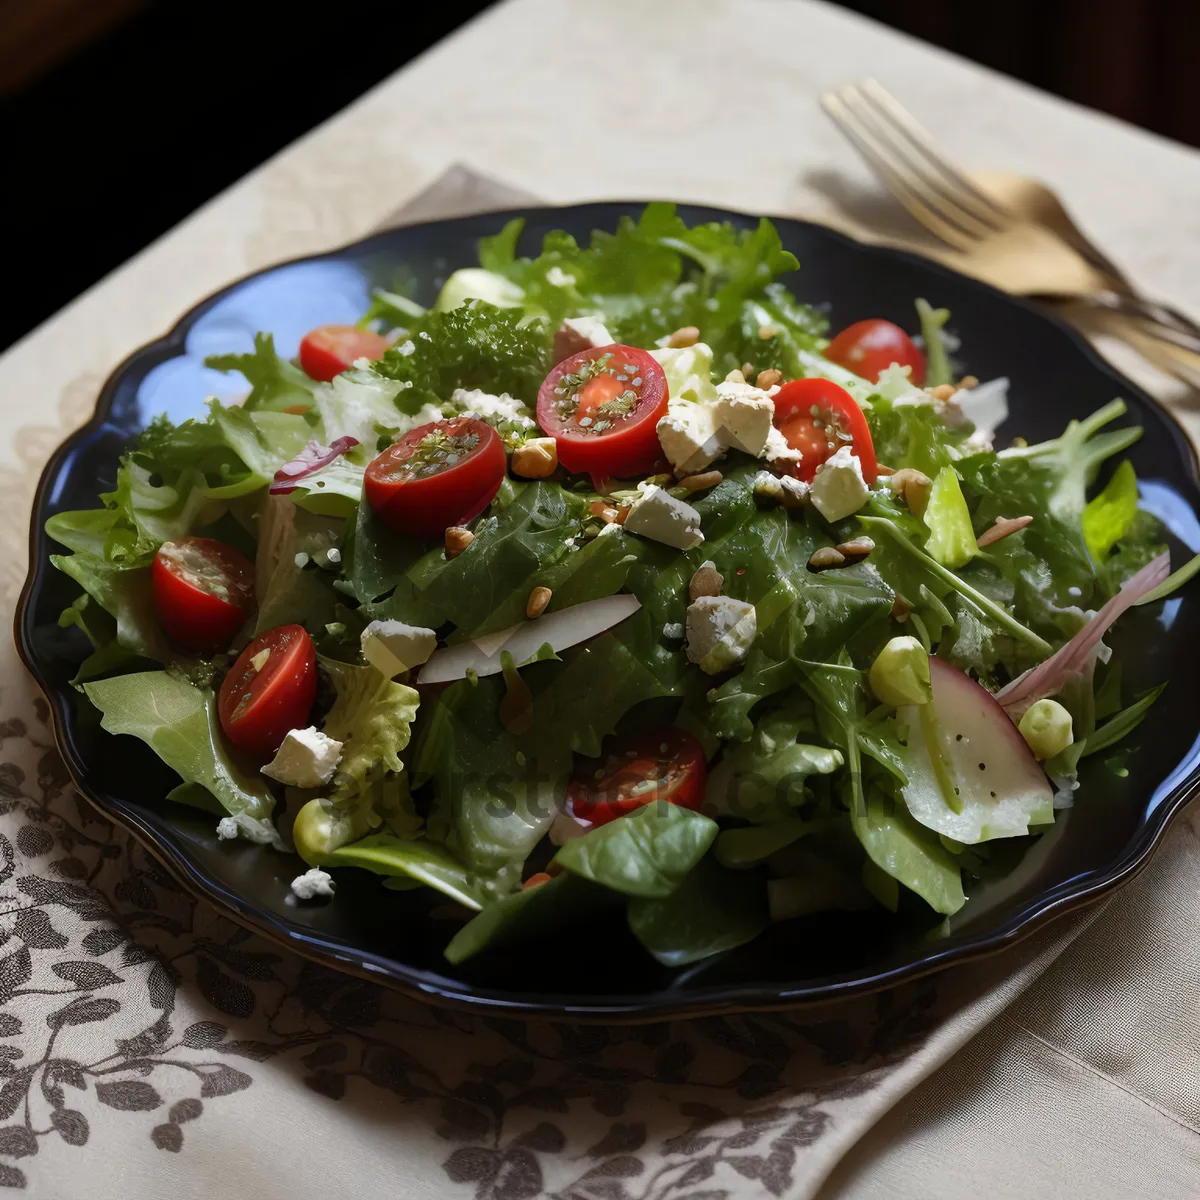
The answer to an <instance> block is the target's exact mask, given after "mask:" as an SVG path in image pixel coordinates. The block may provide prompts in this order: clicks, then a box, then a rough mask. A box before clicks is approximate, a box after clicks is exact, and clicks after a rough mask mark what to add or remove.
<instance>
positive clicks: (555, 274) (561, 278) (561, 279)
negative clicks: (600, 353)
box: [546, 263, 607, 345]
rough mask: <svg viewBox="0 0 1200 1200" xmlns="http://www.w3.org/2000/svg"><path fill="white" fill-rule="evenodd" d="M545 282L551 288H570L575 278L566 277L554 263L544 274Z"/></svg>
mask: <svg viewBox="0 0 1200 1200" xmlns="http://www.w3.org/2000/svg"><path fill="white" fill-rule="evenodd" d="M546 282H547V283H548V284H550V286H551V287H563V288H565V287H570V286H571V285H572V284H573V283H574V282H575V276H574V275H568V274H567V272H566V271H564V270H563V269H562V267H560V266H559V265H558V263H555V264H554V266H552V267H551V268H550V270H548V271H547V272H546ZM601 345H607V343H601Z"/></svg>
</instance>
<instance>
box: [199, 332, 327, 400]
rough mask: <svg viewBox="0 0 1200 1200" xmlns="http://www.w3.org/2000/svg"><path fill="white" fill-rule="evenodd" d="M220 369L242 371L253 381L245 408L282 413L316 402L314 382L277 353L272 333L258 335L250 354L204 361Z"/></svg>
mask: <svg viewBox="0 0 1200 1200" xmlns="http://www.w3.org/2000/svg"><path fill="white" fill-rule="evenodd" d="M204 365H205V366H206V367H212V368H213V369H214V370H216V371H240V372H241V373H242V375H244V376H245V378H246V382H247V383H248V384H250V395H249V396H247V397H246V399H245V401H244V403H243V407H244V408H246V409H247V411H250V412H253V411H254V410H255V409H266V410H268V411H273V412H282V411H283V410H284V409H285V408H291V407H294V406H295V405H301V404H303V405H307V404H311V403H312V398H313V387H314V384H313V381H312V380H311V379H309V377H308V376H307V375H306V374H305V373H304V372H303V371H302V370H301V369H300V368H299V367H297V366H296V365H295V364H293V363H290V362H287V361H285V360H284V359H282V358H280V357H279V355H278V354H277V353H276V352H275V338H274V337H273V336H272V335H271V334H269V333H256V334H255V335H254V350H253V352H252V353H250V354H212V355H209V357H208V358H206V359H205V360H204Z"/></svg>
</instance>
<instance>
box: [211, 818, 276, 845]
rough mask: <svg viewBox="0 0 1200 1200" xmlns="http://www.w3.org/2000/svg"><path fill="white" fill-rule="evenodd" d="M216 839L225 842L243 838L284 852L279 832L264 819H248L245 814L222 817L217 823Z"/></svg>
mask: <svg viewBox="0 0 1200 1200" xmlns="http://www.w3.org/2000/svg"><path fill="white" fill-rule="evenodd" d="M217 837H218V839H219V840H220V841H223V842H227V841H231V840H232V839H233V838H238V837H240V838H245V839H246V841H248V842H255V843H256V844H258V845H260V846H273V847H274V848H275V849H276V850H286V849H287V847H286V846H285V845H284V844H283V838H281V837H280V836H279V831H278V830H277V829H276V828H275V826H274V825H272V824H271V822H270V821H269V820H267V819H266V818H265V817H264V818H255V817H249V816H247V815H246V814H245V813H237V814H235V815H234V816H231V817H222V818H221V819H220V820H219V821H218V822H217Z"/></svg>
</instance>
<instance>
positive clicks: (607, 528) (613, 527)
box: [596, 521, 621, 537]
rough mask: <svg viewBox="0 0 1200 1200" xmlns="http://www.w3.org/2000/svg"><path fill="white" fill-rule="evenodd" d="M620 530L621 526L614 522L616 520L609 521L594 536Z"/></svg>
mask: <svg viewBox="0 0 1200 1200" xmlns="http://www.w3.org/2000/svg"><path fill="white" fill-rule="evenodd" d="M620 531H621V526H620V525H618V524H617V523H616V521H610V522H609V523H608V524H607V525H605V526H604V528H603V529H601V530H600V532H599V533H598V534H597V535H596V536H597V537H604V536H605V535H606V534H612V533H619V532H620Z"/></svg>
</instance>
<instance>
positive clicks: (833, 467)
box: [810, 446, 871, 521]
mask: <svg viewBox="0 0 1200 1200" xmlns="http://www.w3.org/2000/svg"><path fill="white" fill-rule="evenodd" d="M870 494H871V490H870V488H868V487H867V482H866V480H865V479H863V473H862V463H860V462H859V461H858V458H857V456H856V455H854V454H852V453H851V451H850V447H849V446H839V447H838V448H837V451H836V452H835V453H834V454H833V455H831V456H830V457H829V458H827V459H826V460H825V461H824V462H823V463H822V464H821V465H820V466H819V467H818V468H817V474H816V477H815V478H814V479H813V482H812V489H811V492H810V495H811V496H812V502H813V504H814V505H815V506H816V509H817V512H819V513H820V514H821V516H823V517H824V518H825V520H827V521H840V520H842V518H843V517H848V516H850V515H851V514H852V513H856V512H858V510H859V509H860V508H862V506H863V505H864V504H866V502H867V498H868V497H869V496H870Z"/></svg>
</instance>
